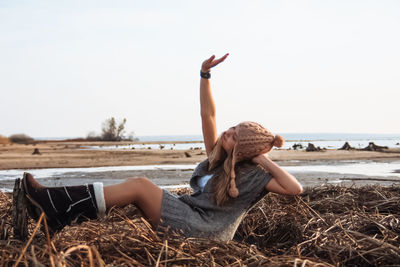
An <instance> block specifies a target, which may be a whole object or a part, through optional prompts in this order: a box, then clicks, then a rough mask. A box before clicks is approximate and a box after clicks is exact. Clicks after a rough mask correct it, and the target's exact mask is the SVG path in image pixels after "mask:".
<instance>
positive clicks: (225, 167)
mask: <svg viewBox="0 0 400 267" xmlns="http://www.w3.org/2000/svg"><path fill="white" fill-rule="evenodd" d="M227 56H228V54H226V55H225V56H223V57H221V58H219V59H215V56H212V57H210V58H209V59H207V60H205V61H204V62H203V64H202V66H201V72H200V76H201V81H200V105H201V119H202V130H203V137H204V144H205V148H206V152H207V156H208V158H207V160H205V161H203V162H201V163H200V164H199V165H198V166H197V167H196V169H195V171H194V173H193V176H192V178H191V180H190V185H191V187H192V188H193V189H194V193H193V194H192V195H184V196H182V197H179V198H178V197H176V196H174V195H171V194H170V193H169V192H167V191H165V190H162V189H160V188H159V187H158V186H156V185H154V184H153V183H152V182H150V181H149V180H148V179H147V178H132V179H129V180H127V181H126V182H124V183H121V184H116V185H112V186H106V187H104V188H103V185H102V184H101V183H94V184H90V185H83V186H69V187H44V186H41V185H40V184H39V183H37V181H36V180H35V179H34V178H33V176H32V175H31V174H29V173H25V174H24V177H23V179H22V184H23V190H24V192H25V196H26V198H27V199H28V200H29V201H28V203H29V205H28V212H29V214H30V216H32V217H33V218H34V219H36V220H37V219H38V218H39V216H40V214H41V212H42V211H44V212H45V214H46V217H47V221H48V225H49V227H50V229H51V230H52V231H57V230H60V229H62V228H63V227H64V226H65V225H68V224H70V223H71V222H72V221H81V220H83V219H87V218H89V219H93V218H97V217H98V216H103V215H104V214H105V212H106V210H108V209H109V208H111V207H112V206H125V205H127V204H135V205H136V206H137V207H138V208H139V209H140V210H141V211H142V212H143V214H144V215H145V217H146V218H147V219H148V220H149V221H150V223H151V225H152V226H153V227H154V228H155V229H157V230H159V231H160V232H162V231H164V230H165V228H169V229H173V230H175V231H178V232H181V233H183V234H184V235H186V236H190V237H207V238H211V239H219V240H230V239H232V238H233V236H234V234H235V231H236V229H237V227H238V226H239V223H240V221H241V220H242V218H243V217H244V216H245V214H246V212H247V210H249V209H250V208H251V207H252V206H253V205H254V204H255V203H256V202H257V201H258V200H260V199H261V198H262V197H263V196H264V195H265V194H266V193H267V192H275V193H279V194H286V195H296V194H299V193H301V192H302V187H301V185H300V184H299V182H298V181H297V180H296V179H295V178H294V177H293V176H292V175H290V174H289V173H287V172H286V171H285V170H283V169H282V168H280V167H279V166H278V165H277V164H275V163H274V162H273V161H271V160H270V159H269V158H268V156H267V154H266V153H267V152H269V151H270V150H271V149H272V147H273V146H277V147H281V146H282V144H283V138H282V137H280V136H279V135H276V136H274V135H273V134H272V133H271V132H269V131H268V130H266V129H265V128H264V127H262V126H261V125H259V124H257V123H254V122H243V123H240V124H238V125H236V126H235V127H231V128H229V129H228V130H226V131H225V132H223V133H222V134H221V136H220V137H219V138H218V136H217V131H216V129H217V127H216V117H215V104H214V101H213V97H212V94H211V87H210V80H209V79H210V76H211V75H210V70H211V68H213V67H215V66H216V65H218V64H219V63H221V62H223V61H224V60H225V59H226V58H227Z"/></svg>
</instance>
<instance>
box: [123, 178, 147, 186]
mask: <svg viewBox="0 0 400 267" xmlns="http://www.w3.org/2000/svg"><path fill="white" fill-rule="evenodd" d="M126 182H127V183H129V184H131V185H135V186H145V185H148V184H152V182H151V181H150V180H149V178H147V177H144V176H143V177H131V178H128V179H127V180H126Z"/></svg>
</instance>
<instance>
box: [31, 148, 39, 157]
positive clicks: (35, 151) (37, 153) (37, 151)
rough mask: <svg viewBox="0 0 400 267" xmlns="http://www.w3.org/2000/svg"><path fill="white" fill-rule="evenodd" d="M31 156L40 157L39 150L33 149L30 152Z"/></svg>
mask: <svg viewBox="0 0 400 267" xmlns="http://www.w3.org/2000/svg"><path fill="white" fill-rule="evenodd" d="M32 155H40V151H39V148H35V149H34V150H33V152H32Z"/></svg>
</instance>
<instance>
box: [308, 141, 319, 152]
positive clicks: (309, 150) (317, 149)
mask: <svg viewBox="0 0 400 267" xmlns="http://www.w3.org/2000/svg"><path fill="white" fill-rule="evenodd" d="M321 150H322V149H321V148H320V147H316V146H315V145H314V144H313V143H308V146H307V148H306V151H307V152H315V151H321Z"/></svg>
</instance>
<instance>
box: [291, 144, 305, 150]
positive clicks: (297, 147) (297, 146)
mask: <svg viewBox="0 0 400 267" xmlns="http://www.w3.org/2000/svg"><path fill="white" fill-rule="evenodd" d="M292 148H293V149H294V150H297V149H303V145H302V144H300V143H298V144H297V143H294V145H293V146H292Z"/></svg>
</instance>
